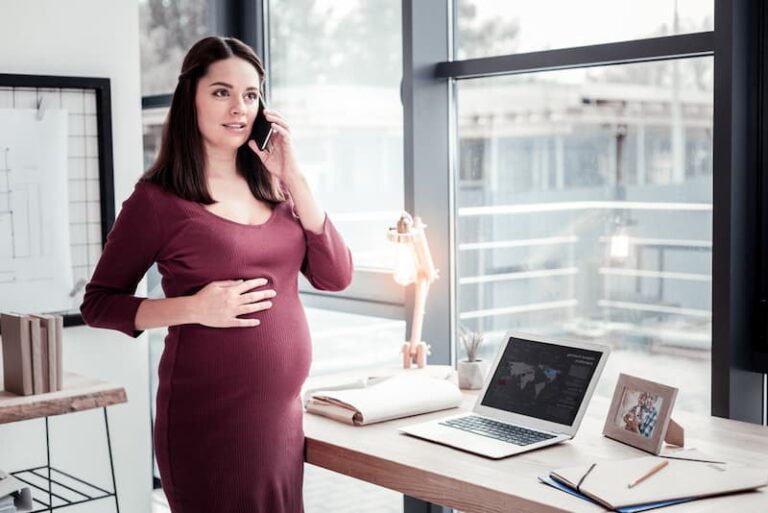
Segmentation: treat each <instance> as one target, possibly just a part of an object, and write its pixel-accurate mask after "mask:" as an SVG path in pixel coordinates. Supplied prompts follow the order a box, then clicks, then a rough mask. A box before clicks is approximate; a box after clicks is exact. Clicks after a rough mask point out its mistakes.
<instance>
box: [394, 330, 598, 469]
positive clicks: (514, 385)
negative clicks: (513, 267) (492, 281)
mask: <svg viewBox="0 0 768 513" xmlns="http://www.w3.org/2000/svg"><path fill="white" fill-rule="evenodd" d="M609 351H610V349H609V348H608V347H607V346H604V345H600V344H592V343H587V342H575V341H566V340H556V339H554V338H550V337H540V336H534V335H528V334H521V333H513V332H508V333H507V334H506V335H505V336H504V342H503V343H502V344H501V347H500V348H499V352H498V353H497V355H496V358H495V359H494V362H493V366H492V367H491V372H489V373H488V378H487V379H486V381H485V385H484V386H483V390H482V391H481V393H480V395H479V396H478V398H477V402H476V403H475V407H474V408H473V410H472V412H471V413H463V414H459V415H453V416H450V417H445V418H442V419H436V420H431V421H428V422H422V423H420V424H415V425H411V426H405V427H403V428H400V431H402V432H403V433H406V434H408V435H411V436H415V437H418V438H422V439H424V440H429V441H432V442H437V443H439V444H443V445H448V446H451V447H455V448H457V449H461V450H464V451H468V452H472V453H475V454H479V455H482V456H486V457H488V458H493V459H499V458H505V457H507V456H512V455H513V454H519V453H521V452H526V451H531V450H534V449H539V448H541V447H546V446H548V445H553V444H556V443H560V442H562V441H565V440H569V439H571V438H573V437H574V436H575V435H576V431H577V430H578V429H579V425H580V424H581V420H582V418H583V417H584V413H585V412H586V410H587V405H588V404H589V400H590V398H591V397H592V393H593V392H594V391H595V386H596V385H597V381H598V379H599V378H600V374H601V373H602V371H603V367H604V366H605V360H606V359H607V358H608V353H609Z"/></svg>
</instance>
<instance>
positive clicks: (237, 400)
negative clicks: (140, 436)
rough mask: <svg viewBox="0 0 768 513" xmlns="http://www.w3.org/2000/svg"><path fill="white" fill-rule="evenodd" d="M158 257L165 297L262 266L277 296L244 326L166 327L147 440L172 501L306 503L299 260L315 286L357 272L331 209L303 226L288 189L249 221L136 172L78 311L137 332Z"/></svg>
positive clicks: (217, 507)
mask: <svg viewBox="0 0 768 513" xmlns="http://www.w3.org/2000/svg"><path fill="white" fill-rule="evenodd" d="M153 262H157V263H158V268H159V270H160V273H161V274H162V276H163V279H162V285H163V290H164V291H165V295H166V297H169V298H171V297H179V296H189V295H192V294H195V293H196V292H197V291H198V290H200V289H201V288H203V287H204V286H205V285H207V284H208V283H210V282H212V281H218V280H232V279H241V278H244V279H249V278H259V277H265V278H267V279H268V280H269V284H268V285H267V286H266V288H274V289H275V290H276V291H277V296H276V297H275V298H273V299H272V303H273V306H272V308H271V309H269V310H266V311H264V312H258V313H254V314H251V315H249V316H247V317H255V318H258V319H260V320H261V324H260V325H259V326H256V327H250V328H209V327H205V326H202V325H199V324H186V325H181V326H173V327H171V328H169V329H168V336H167V337H166V339H165V349H164V351H163V355H162V358H161V360H160V368H159V390H158V394H157V419H156V424H155V433H154V440H155V451H156V454H157V461H158V464H159V467H160V477H161V479H162V483H163V489H164V490H165V493H166V495H167V497H168V501H169V502H170V505H171V510H172V511H173V513H215V512H221V513H256V512H264V513H283V512H285V513H298V512H301V511H303V501H302V476H303V459H304V458H303V449H304V432H303V428H302V405H301V402H300V399H299V391H300V388H301V386H302V384H303V383H304V379H305V378H306V377H307V373H308V371H309V365H310V361H311V358H312V346H311V338H310V334H309V329H308V326H307V321H306V317H305V315H304V308H303V307H302V304H301V302H300V300H299V294H298V290H297V280H298V273H299V271H301V272H302V273H304V275H305V276H307V278H308V279H309V280H310V282H311V283H312V284H313V285H314V286H315V287H317V288H320V289H323V290H339V289H343V288H344V287H346V286H347V285H348V284H349V282H350V280H351V276H352V260H351V255H350V252H349V250H348V249H347V247H346V245H345V244H344V242H343V241H342V239H341V236H340V235H339V234H338V232H337V231H336V229H335V228H334V226H333V225H332V224H331V222H330V221H329V220H328V218H326V219H325V223H324V226H323V233H322V234H320V235H317V234H314V233H312V232H308V231H306V230H304V229H303V228H302V226H301V224H300V222H299V220H298V219H297V218H296V216H295V215H294V213H293V210H292V207H291V205H290V203H289V202H285V203H281V204H279V205H278V206H276V207H275V208H274V210H273V211H272V215H271V217H270V218H269V219H268V220H267V221H266V222H265V223H263V224H261V225H245V224H240V223H236V222H234V221H230V220H227V219H225V218H223V217H220V216H217V215H216V214H213V213H212V212H210V211H208V210H206V209H205V208H204V207H203V205H201V204H199V203H195V202H191V201H187V200H183V199H181V198H179V197H177V196H175V195H172V194H169V193H166V192H165V191H163V190H162V189H161V188H160V187H158V186H156V185H154V184H151V183H148V182H139V183H138V184H137V185H136V188H135V190H134V192H133V194H132V195H131V196H130V197H129V198H128V199H127V200H126V201H125V202H124V203H123V208H122V211H121V212H120V215H119V216H118V218H117V220H116V221H115V225H114V227H113V228H112V231H111V233H110V234H109V237H108V238H107V243H106V246H105V248H104V253H103V254H102V256H101V259H100V260H99V263H98V265H97V266H96V270H95V271H94V274H93V278H92V279H91V281H90V283H89V284H88V286H87V287H86V293H85V299H84V301H83V304H82V306H81V312H82V314H83V318H84V319H85V321H86V322H87V323H88V324H89V325H91V326H95V327H100V328H110V329H116V330H120V331H122V332H124V333H126V334H128V335H130V336H133V337H136V336H138V335H139V334H140V332H139V331H136V329H135V326H134V319H135V316H136V310H137V309H138V307H139V304H140V303H141V302H142V300H143V299H144V298H140V297H136V296H134V295H133V294H134V293H135V291H136V285H137V284H138V282H139V281H140V280H141V278H142V277H143V276H144V274H145V273H146V271H147V269H148V268H149V267H150V266H151V265H152V263H153Z"/></svg>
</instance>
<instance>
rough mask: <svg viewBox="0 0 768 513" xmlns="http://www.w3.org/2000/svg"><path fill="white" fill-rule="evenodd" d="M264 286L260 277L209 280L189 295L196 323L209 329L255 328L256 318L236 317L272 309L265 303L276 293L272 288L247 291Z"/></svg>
mask: <svg viewBox="0 0 768 513" xmlns="http://www.w3.org/2000/svg"><path fill="white" fill-rule="evenodd" d="M266 284H267V280H266V279H264V278H254V279H252V280H226V281H213V282H211V283H209V284H208V285H206V286H205V287H203V288H202V289H200V290H199V291H198V292H197V294H195V295H194V296H193V298H194V301H195V310H196V317H197V321H196V322H197V323H199V324H202V325H203V326H209V327H211V328H245V327H250V326H258V325H259V324H260V323H261V321H259V320H258V319H240V318H239V317H238V316H240V315H245V314H250V313H253V312H260V311H262V310H266V309H268V308H272V302H271V301H269V299H270V298H273V297H275V296H276V295H277V293H276V292H275V291H274V290H272V289H265V290H258V291H255V292H248V291H250V290H252V289H255V288H257V287H263V286H264V285H266Z"/></svg>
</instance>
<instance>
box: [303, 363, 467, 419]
mask: <svg viewBox="0 0 768 513" xmlns="http://www.w3.org/2000/svg"><path fill="white" fill-rule="evenodd" d="M462 400H463V397H462V395H461V392H460V391H459V388H458V387H457V386H456V384H455V383H453V382H451V381H449V380H447V379H436V378H432V377H426V376H419V375H408V374H399V375H396V376H394V377H392V378H389V379H387V380H385V381H381V382H380V383H377V384H375V385H371V386H368V387H365V388H358V389H351V390H320V391H316V392H314V393H313V394H312V395H311V396H310V399H309V402H308V404H307V411H308V412H311V413H316V414H318V415H324V416H326V417H330V418H332V419H335V420H338V421H341V422H346V423H347V424H354V425H358V426H362V425H366V424H373V423H376V422H383V421H385V420H392V419H398V418H401V417H409V416H411V415H418V414H420V413H427V412H431V411H437V410H445V409H448V408H455V407H457V406H459V405H460V404H461V402H462Z"/></svg>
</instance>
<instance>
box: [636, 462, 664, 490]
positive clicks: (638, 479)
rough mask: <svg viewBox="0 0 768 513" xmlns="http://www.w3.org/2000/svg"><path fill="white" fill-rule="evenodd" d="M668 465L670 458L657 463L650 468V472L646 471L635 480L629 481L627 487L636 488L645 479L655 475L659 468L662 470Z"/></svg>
mask: <svg viewBox="0 0 768 513" xmlns="http://www.w3.org/2000/svg"><path fill="white" fill-rule="evenodd" d="M667 465H669V460H664V461H661V462H659V464H658V465H655V466H654V467H653V468H652V469H651V470H649V471H648V472H646V473H645V474H643V475H642V476H640V477H638V478H637V479H635V480H634V481H632V482H631V483H629V484H628V485H627V488H634V487H635V486H637V485H639V484H640V483H642V482H643V481H645V480H646V479H648V478H649V477H651V476H652V475H654V474H655V473H656V472H658V471H659V470H661V469H663V468H664V467H666V466H667Z"/></svg>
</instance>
